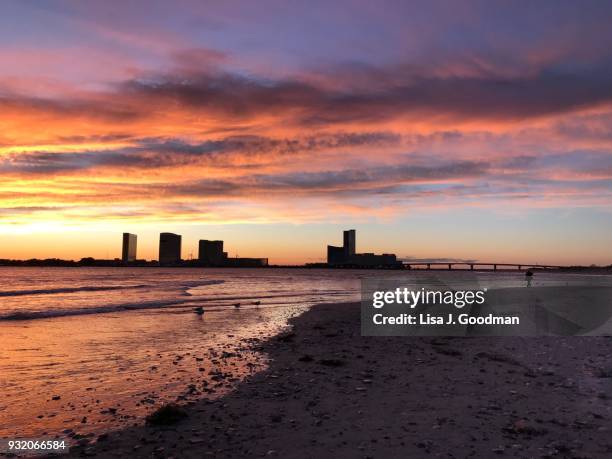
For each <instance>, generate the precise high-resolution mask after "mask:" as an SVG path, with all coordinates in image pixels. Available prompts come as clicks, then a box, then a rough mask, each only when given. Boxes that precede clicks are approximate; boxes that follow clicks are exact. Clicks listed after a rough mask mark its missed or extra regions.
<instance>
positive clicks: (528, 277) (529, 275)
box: [525, 269, 533, 287]
mask: <svg viewBox="0 0 612 459" xmlns="http://www.w3.org/2000/svg"><path fill="white" fill-rule="evenodd" d="M525 279H527V287H531V280H532V279H533V271H532V270H531V269H528V270H527V272H526V273H525Z"/></svg>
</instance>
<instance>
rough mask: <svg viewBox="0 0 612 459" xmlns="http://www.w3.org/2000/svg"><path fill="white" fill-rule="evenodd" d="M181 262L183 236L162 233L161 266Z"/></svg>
mask: <svg viewBox="0 0 612 459" xmlns="http://www.w3.org/2000/svg"><path fill="white" fill-rule="evenodd" d="M180 261H181V235H180V234H174V233H160V235H159V264H160V265H171V264H174V263H178V262H180Z"/></svg>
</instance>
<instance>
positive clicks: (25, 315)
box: [0, 300, 189, 321]
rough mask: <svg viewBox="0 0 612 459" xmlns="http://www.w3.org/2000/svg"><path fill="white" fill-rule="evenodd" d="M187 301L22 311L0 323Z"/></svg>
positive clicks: (3, 319)
mask: <svg viewBox="0 0 612 459" xmlns="http://www.w3.org/2000/svg"><path fill="white" fill-rule="evenodd" d="M188 302H189V300H167V301H147V302H142V303H128V304H119V305H109V306H99V307H94V308H78V309H54V310H50V311H23V312H12V313H9V314H4V315H0V321H6V320H35V319H50V318H54V317H67V316H82V315H91V314H104V313H109V312H124V311H135V310H139V309H157V308H164V307H168V306H177V305H182V304H185V303H188Z"/></svg>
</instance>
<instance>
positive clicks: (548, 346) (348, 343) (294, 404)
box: [71, 303, 612, 458]
mask: <svg viewBox="0 0 612 459" xmlns="http://www.w3.org/2000/svg"><path fill="white" fill-rule="evenodd" d="M254 347H255V348H256V350H257V351H259V352H263V353H265V354H267V355H268V357H269V358H270V359H271V363H270V366H269V368H268V369H267V370H265V371H263V372H260V373H257V374H255V375H253V376H252V377H250V378H248V379H247V380H245V381H244V382H242V383H240V384H239V385H238V387H237V389H236V390H235V391H233V392H231V393H230V394H228V395H226V396H224V397H222V398H220V399H217V400H214V401H212V400H201V401H198V402H192V403H190V404H188V405H187V406H184V407H183V411H181V412H180V413H179V416H177V417H178V418H180V419H177V420H175V421H173V422H170V423H169V424H167V425H142V426H138V427H133V428H129V429H126V430H121V431H117V432H112V433H110V434H104V435H101V436H99V437H97V438H93V439H89V438H85V439H82V440H81V442H82V443H83V444H82V445H81V446H78V447H75V448H73V449H72V451H71V455H73V456H76V457H78V456H82V455H85V456H91V457H127V456H131V457H160V458H161V457H164V458H170V457H174V458H183V457H232V458H235V457H267V456H273V457H295V458H301V457H313V458H314V457H319V458H320V457H335V458H343V457H346V458H349V457H351V458H352V457H421V456H432V457H492V456H497V455H499V456H514V457H610V455H611V454H612V440H611V436H610V428H611V423H610V419H611V417H612V365H611V364H610V358H609V355H610V349H611V347H612V338H609V337H581V338H575V337H569V338H405V337H362V336H361V335H360V321H359V305H358V304H354V303H350V304H334V305H330V304H326V305H318V306H315V307H314V308H312V309H310V310H309V311H307V312H306V313H304V314H302V315H301V316H299V317H296V318H294V319H291V321H290V330H288V331H286V332H284V333H283V334H281V335H279V336H276V337H274V338H272V339H270V340H268V341H265V342H261V343H257V342H255V343H254ZM228 358H232V357H231V356H229V357H228ZM236 358H240V357H239V356H236ZM220 378H223V375H221V376H220ZM183 416H184V417H183ZM162 421H163V419H162ZM90 440H91V442H90Z"/></svg>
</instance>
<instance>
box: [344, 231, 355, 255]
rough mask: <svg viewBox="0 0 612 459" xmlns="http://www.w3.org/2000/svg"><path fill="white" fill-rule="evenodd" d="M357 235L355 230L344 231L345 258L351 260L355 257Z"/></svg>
mask: <svg viewBox="0 0 612 459" xmlns="http://www.w3.org/2000/svg"><path fill="white" fill-rule="evenodd" d="M355 239H356V235H355V230H354V229H352V230H345V231H344V246H343V247H344V256H345V257H346V258H347V259H350V257H352V256H353V255H355V245H356V241H355Z"/></svg>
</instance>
